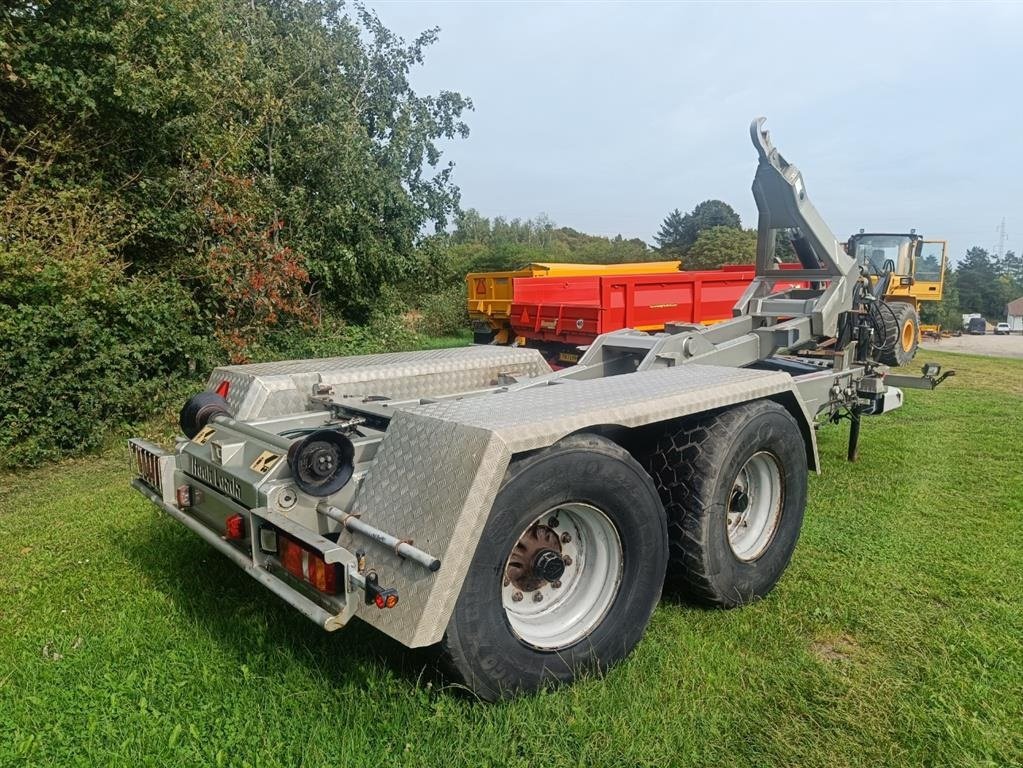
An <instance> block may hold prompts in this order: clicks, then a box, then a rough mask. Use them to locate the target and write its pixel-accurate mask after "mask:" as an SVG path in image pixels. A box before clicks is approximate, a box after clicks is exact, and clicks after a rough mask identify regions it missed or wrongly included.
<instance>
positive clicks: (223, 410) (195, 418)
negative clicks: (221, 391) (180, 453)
mask: <svg viewBox="0 0 1023 768" xmlns="http://www.w3.org/2000/svg"><path fill="white" fill-rule="evenodd" d="M220 415H224V416H230V415H231V409H230V408H229V407H228V405H227V400H225V399H224V398H223V397H221V396H220V395H218V394H217V393H216V392H200V393H199V394H197V395H192V397H190V398H188V400H187V401H186V402H185V405H184V407H183V408H182V409H181V414H180V417H179V420H178V422H179V424H180V425H181V431H182V432H184V433H185V437H187V438H189V439H191V438H193V437H195V436H196V435H198V434H199V432H201V431H202V428H203V427H205V426H206V425H207V424H208V423H209V421H210V419H212V418H213V417H214V416H220Z"/></svg>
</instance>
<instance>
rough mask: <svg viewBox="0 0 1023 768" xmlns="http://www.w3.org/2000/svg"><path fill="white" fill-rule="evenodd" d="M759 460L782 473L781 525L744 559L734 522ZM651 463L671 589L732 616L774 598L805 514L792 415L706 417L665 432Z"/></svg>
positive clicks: (748, 409) (802, 466)
mask: <svg viewBox="0 0 1023 768" xmlns="http://www.w3.org/2000/svg"><path fill="white" fill-rule="evenodd" d="M755 454H762V455H766V459H757V462H763V463H764V464H765V466H770V464H769V462H771V461H773V462H774V463H775V464H776V466H777V470H778V477H779V480H780V483H781V498H780V502H779V504H778V506H777V509H778V510H780V518H779V517H775V518H774V519H775V520H776V521H777V522H776V523H775V524H774V526H773V528H772V530H773V534H770V535H769V538H768V537H765V538H764V539H763V543H762V544H761V546H763V547H764V549H763V550H762V551H761V552H760V553H759V554H758V555H757V556H756V557H755V558H752V559H742V558H740V557H739V555H737V553H736V551H735V550H734V549H733V545H732V544H731V543H730V540H729V516H730V515H731V516H732V517H733V519H734V518H735V514H736V513H735V507H736V505H737V504H738V501H737V497H736V496H735V491H736V487H737V483H738V481H739V478H740V473H741V472H744V471H746V470H745V468H746V467H748V466H750V465H749V464H748V462H750V461H751V457H753V456H754V455H755ZM646 463H647V466H648V468H649V471H650V474H651V475H652V476H653V478H654V481H655V483H656V484H657V489H658V492H659V493H660V496H661V502H662V503H663V504H664V509H665V512H666V514H667V518H668V540H669V557H668V569H667V579H666V582H667V586H668V588H669V589H672V590H674V591H677V592H679V593H681V594H682V595H683V596H684V597H687V598H688V599H691V600H693V601H695V602H698V603H703V604H709V605H717V606H723V607H728V608H730V607H734V606H737V605H742V604H744V603H748V602H750V601H752V600H755V599H757V598H760V597H763V596H764V595H766V594H767V593H768V592H770V590H771V588H772V587H774V585H775V583H776V582H777V581H778V579H779V578H780V577H781V575H782V572H783V571H784V570H785V568H786V566H787V565H788V563H789V560H790V558H791V557H792V551H793V550H794V549H795V546H796V541H797V540H798V539H799V531H800V528H801V527H802V523H803V510H804V507H805V506H806V485H807V460H806V446H805V443H804V441H803V437H802V434H801V433H800V430H799V426H798V425H797V424H796V421H795V419H793V418H792V415H791V414H790V413H789V412H788V411H787V410H785V408H783V407H782V406H781V405H779V404H777V403H775V402H772V401H769V400H758V401H755V402H752V403H746V404H743V405H739V406H735V407H731V408H728V409H725V410H722V411H718V412H712V413H708V414H703V415H701V416H698V417H695V418H693V419H689V420H685V421H683V422H682V423H681V424H679V425H678V426H676V427H675V428H673V429H669V430H667V431H666V432H665V433H664V435H663V437H662V438H661V439H660V440H659V441H658V443H657V445H656V447H655V449H654V450H653V451H652V452H651V454H650V455H649V457H648V459H647V462H646ZM746 504H747V505H750V498H749V497H747V498H746ZM766 530H767V529H766V528H765V531H766Z"/></svg>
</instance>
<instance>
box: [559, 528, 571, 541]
mask: <svg viewBox="0 0 1023 768" xmlns="http://www.w3.org/2000/svg"><path fill="white" fill-rule="evenodd" d="M571 540H572V534H571V533H569V532H568V531H565V532H564V533H563V534H561V543H562V544H568V542H570V541H571Z"/></svg>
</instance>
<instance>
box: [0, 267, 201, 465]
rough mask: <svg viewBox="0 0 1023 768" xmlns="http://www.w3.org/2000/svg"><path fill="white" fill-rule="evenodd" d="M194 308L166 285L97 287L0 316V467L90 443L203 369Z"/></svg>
mask: <svg viewBox="0 0 1023 768" xmlns="http://www.w3.org/2000/svg"><path fill="white" fill-rule="evenodd" d="M194 321H195V317H194V305H192V303H191V300H190V299H189V297H188V295H187V293H185V292H184V291H183V290H182V289H181V288H179V287H178V286H175V285H172V284H159V283H155V282H149V281H145V280H141V279H133V280H127V281H124V282H103V281H99V280H98V281H97V282H95V283H94V284H92V285H91V286H90V287H89V288H88V289H87V290H86V291H85V292H84V293H80V294H76V295H65V296H63V297H61V298H59V299H58V300H57V301H56V303H53V304H27V303H23V304H19V305H17V306H13V307H5V308H4V311H3V313H0V339H3V344H2V345H0V466H15V465H26V464H34V463H38V462H40V461H43V460H46V459H55V458H58V457H60V456H61V455H66V454H80V453H84V452H87V451H91V450H95V449H96V448H98V447H100V446H101V445H102V444H103V443H104V441H105V440H106V439H107V437H108V436H109V435H110V433H111V432H113V431H117V430H119V429H120V428H122V427H123V426H125V425H127V424H129V423H132V422H137V421H140V420H142V419H145V418H146V417H147V416H148V415H149V414H151V413H153V411H154V410H155V409H157V408H159V407H160V406H161V405H162V404H164V403H165V402H166V401H167V400H169V399H177V396H178V392H177V391H176V389H175V386H174V385H175V384H176V383H177V382H178V381H180V380H181V379H182V378H183V377H185V376H186V375H187V373H188V371H189V366H190V364H191V365H192V366H193V367H194V366H195V365H196V358H199V359H200V360H201V362H199V365H200V366H203V365H207V364H208V351H209V350H208V347H207V346H206V345H205V344H204V342H203V341H201V340H199V339H197V338H196V337H194V336H193V335H192V333H191V326H192V324H193V323H194Z"/></svg>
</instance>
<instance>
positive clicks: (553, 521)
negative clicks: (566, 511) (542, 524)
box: [547, 517, 561, 528]
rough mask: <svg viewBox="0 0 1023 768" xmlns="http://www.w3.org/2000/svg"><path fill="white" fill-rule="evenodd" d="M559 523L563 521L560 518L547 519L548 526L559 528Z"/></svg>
mask: <svg viewBox="0 0 1023 768" xmlns="http://www.w3.org/2000/svg"><path fill="white" fill-rule="evenodd" d="M559 525H561V521H560V520H558V518H556V517H552V518H551V519H550V520H548V521H547V527H548V528H557V527H558V526H559Z"/></svg>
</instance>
